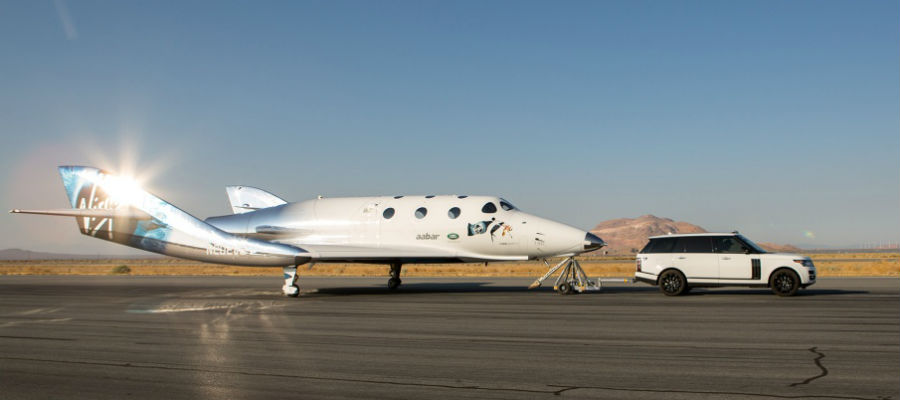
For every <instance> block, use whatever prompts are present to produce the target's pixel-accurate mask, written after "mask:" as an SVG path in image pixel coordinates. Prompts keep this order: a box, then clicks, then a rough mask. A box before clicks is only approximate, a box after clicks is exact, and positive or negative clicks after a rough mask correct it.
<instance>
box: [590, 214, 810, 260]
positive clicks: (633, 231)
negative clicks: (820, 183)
mask: <svg viewBox="0 0 900 400" xmlns="http://www.w3.org/2000/svg"><path fill="white" fill-rule="evenodd" d="M591 232H592V233H594V234H595V235H597V236H600V238H602V239H603V240H604V241H606V243H607V244H608V245H607V246H606V247H604V248H602V249H601V250H600V251H599V253H604V252H606V253H608V254H634V253H636V252H637V251H638V250H640V249H641V248H642V247H644V245H646V244H647V238H648V237H650V236H656V235H667V234H669V233H673V234H674V233H704V232H707V230H706V229H703V228H702V227H700V226H697V225H694V224H691V223H687V222H683V221H675V220H672V219H669V218H660V217H657V216H655V215H649V214H648V215H642V216H640V217H637V218H619V219H611V220H609V221H603V222H601V223H600V224H598V225H597V226H595V227H594V229H591ZM757 244H759V245H760V246H761V247H762V248H763V249H765V250H767V251H774V252H790V253H796V252H799V251H800V249H798V248H796V247H794V246H791V245H779V244H774V243H757Z"/></svg>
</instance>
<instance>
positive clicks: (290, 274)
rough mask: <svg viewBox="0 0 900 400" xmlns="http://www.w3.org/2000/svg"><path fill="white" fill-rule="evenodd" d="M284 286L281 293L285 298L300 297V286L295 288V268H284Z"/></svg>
mask: <svg viewBox="0 0 900 400" xmlns="http://www.w3.org/2000/svg"><path fill="white" fill-rule="evenodd" d="M283 271H284V286H282V287H281V291H282V292H284V295H285V296H290V297H297V296H299V295H300V286H297V266H296V265H292V266H289V267H284V269H283Z"/></svg>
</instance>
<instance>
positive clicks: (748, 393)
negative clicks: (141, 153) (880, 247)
mask: <svg viewBox="0 0 900 400" xmlns="http://www.w3.org/2000/svg"><path fill="white" fill-rule="evenodd" d="M385 281H386V279H382V278H304V279H302V280H301V285H302V288H303V294H302V295H301V297H300V298H297V299H293V298H285V297H282V296H280V285H281V280H280V279H279V278H278V277H273V278H246V277H131V276H124V277H69V276H67V277H51V276H27V277H13V276H4V277H0V398H2V399H70V398H82V399H126V398H128V399H131V398H134V399H165V400H174V399H205V398H214V399H263V398H278V399H283V398H346V399H369V398H404V399H434V398H476V399H485V398H510V399H520V398H536V399H551V398H579V399H580V398H636V399H719V398H734V399H760V398H776V399H805V398H810V399H812V398H823V399H824V398H827V399H872V400H876V399H897V398H898V397H900V393H898V392H900V390H898V385H900V280H898V279H896V278H846V279H844V278H841V279H837V278H836V279H827V278H826V279H820V281H819V283H818V284H817V285H815V286H812V287H811V288H809V289H806V290H803V291H801V292H800V293H799V295H798V296H796V297H792V298H779V297H776V296H774V295H772V294H771V293H770V292H768V291H767V290H763V289H708V290H704V289H695V290H694V291H693V292H692V293H691V294H690V295H687V296H684V297H678V298H671V297H665V296H663V295H662V294H660V293H659V292H658V291H657V290H656V288H653V287H650V286H647V285H643V284H624V283H618V284H612V285H611V284H605V287H604V290H603V291H602V292H595V293H586V294H579V295H571V296H560V295H557V294H556V293H554V292H552V291H551V290H550V289H549V288H540V289H537V290H533V291H529V290H526V289H525V287H526V286H527V285H528V283H530V279H521V278H405V279H404V284H403V287H402V288H401V290H400V291H399V292H397V293H388V292H387V290H386V289H385V288H384V285H385V283H386V282H385Z"/></svg>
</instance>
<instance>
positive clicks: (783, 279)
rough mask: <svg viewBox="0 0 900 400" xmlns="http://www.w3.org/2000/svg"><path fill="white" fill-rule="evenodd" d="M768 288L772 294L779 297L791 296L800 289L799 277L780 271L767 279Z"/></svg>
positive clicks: (783, 270) (792, 273)
mask: <svg viewBox="0 0 900 400" xmlns="http://www.w3.org/2000/svg"><path fill="white" fill-rule="evenodd" d="M769 287H771V288H772V292H773V293H775V294H777V295H779V296H782V297H787V296H793V295H794V294H796V293H797V289H799V288H800V277H799V276H797V273H796V272H794V271H791V270H789V269H780V270H778V271H775V273H774V274H772V277H771V278H769Z"/></svg>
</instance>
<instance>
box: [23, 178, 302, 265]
mask: <svg viewBox="0 0 900 400" xmlns="http://www.w3.org/2000/svg"><path fill="white" fill-rule="evenodd" d="M59 174H60V176H61V177H62V181H63V186H64V187H65V189H66V195H68V196H69V202H70V203H71V205H72V210H49V211H38V210H33V211H29V210H13V212H21V213H32V214H49V215H68V216H73V215H74V216H76V220H77V221H78V227H79V229H81V233H83V234H85V235H90V236H94V237H97V238H100V239H104V240H109V241H113V242H116V243H120V244H124V245H126V246H131V247H136V248H139V249H143V250H148V251H152V252H155V253H160V254H166V255H171V256H175V257H182V258H189V259H194V260H200V261H209V262H218V263H225V264H236V265H281V266H284V265H289V264H302V263H305V262H307V261H309V259H310V258H311V256H310V254H309V253H308V252H306V251H305V250H303V249H300V248H298V247H294V246H289V245H284V244H279V243H270V242H266V241H262V240H258V239H251V238H244V237H239V236H235V235H232V234H229V233H226V232H223V231H221V230H219V229H217V228H215V227H213V226H212V225H209V224H207V223H205V222H203V221H201V220H199V219H197V218H194V217H193V216H191V215H190V214H188V213H186V212H184V211H182V210H180V209H178V208H177V207H175V206H173V205H171V204H169V203H167V202H165V201H164V200H162V199H160V198H159V197H156V196H154V195H152V194H150V193H148V192H146V191H144V190H143V189H142V188H141V187H140V186H139V185H138V184H137V183H136V182H134V181H132V180H130V179H128V178H125V177H119V176H115V175H112V174H110V173H108V172H105V171H102V170H99V169H97V168H91V167H76V166H64V167H59Z"/></svg>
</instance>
